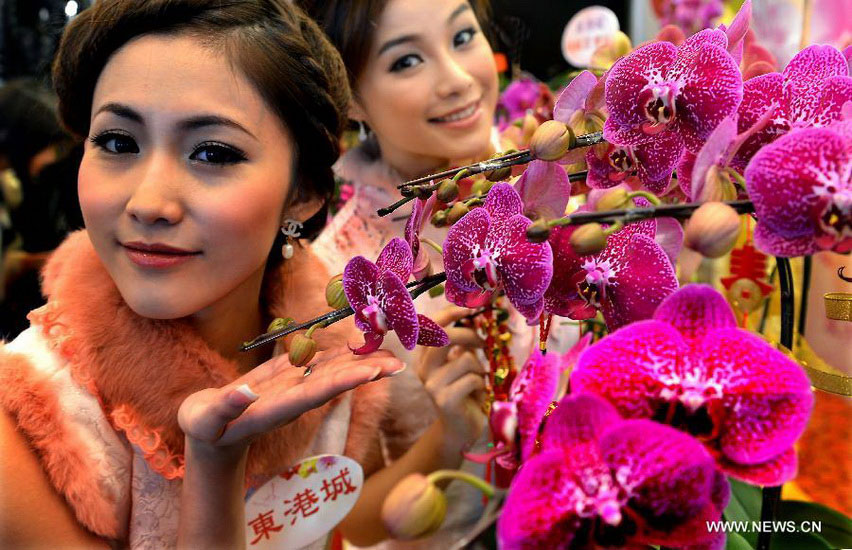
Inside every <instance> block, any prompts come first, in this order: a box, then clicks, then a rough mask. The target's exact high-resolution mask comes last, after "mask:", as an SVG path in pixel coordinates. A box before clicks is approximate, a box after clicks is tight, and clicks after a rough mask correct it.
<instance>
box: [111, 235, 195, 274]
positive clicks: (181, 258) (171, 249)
mask: <svg viewBox="0 0 852 550" xmlns="http://www.w3.org/2000/svg"><path fill="white" fill-rule="evenodd" d="M121 246H123V247H124V249H125V251H126V252H127V256H128V257H129V258H130V261H131V262H133V263H134V264H136V265H138V266H139V267H144V268H151V269H165V268H169V267H173V266H176V265H178V264H181V263H183V262H186V261H189V260H190V259H192V258H193V257H194V256H197V255H199V254H201V252H200V251H197V250H186V249H183V248H178V247H175V246H169V245H167V244H163V243H143V242H138V241H133V242H127V243H121Z"/></svg>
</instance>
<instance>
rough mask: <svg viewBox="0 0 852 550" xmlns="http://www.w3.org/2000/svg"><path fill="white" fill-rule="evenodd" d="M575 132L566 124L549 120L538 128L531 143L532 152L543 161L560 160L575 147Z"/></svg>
mask: <svg viewBox="0 0 852 550" xmlns="http://www.w3.org/2000/svg"><path fill="white" fill-rule="evenodd" d="M574 142H575V138H574V131H573V130H571V128H569V127H568V126H567V125H566V124H565V123H564V122H559V121H558V120H548V121H547V122H545V123H544V124H542V125H541V126H539V127H538V129H537V130H536V131H535V134H533V137H532V140H531V141H530V151H532V154H533V156H535V158H537V159H541V160H550V161H553V160H559V159H560V158H562V157H563V156H564V155H565V153H567V152H568V150H569V149H571V147H573V146H574Z"/></svg>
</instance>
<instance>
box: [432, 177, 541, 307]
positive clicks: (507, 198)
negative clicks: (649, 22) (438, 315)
mask: <svg viewBox="0 0 852 550" xmlns="http://www.w3.org/2000/svg"><path fill="white" fill-rule="evenodd" d="M523 208H524V206H523V203H522V202H521V197H520V196H519V195H518V192H517V191H515V189H514V188H512V186H511V185H509V184H508V183H498V184H496V185H494V187H492V188H491V190H490V191H489V192H488V196H487V197H486V198H485V204H484V205H483V206H482V207H481V208H475V209H473V210H472V211H470V212H468V213H467V214H465V215H464V216H463V217H462V218H461V219H460V220H459V221H458V222H456V224H455V225H453V226H452V227H451V228H450V230H449V232H448V233H447V238H446V239H445V241H444V271H445V272H446V274H447V282H446V285H445V293H446V297H447V299H448V300H449V301H450V302H452V303H454V304H456V305H459V306H464V307H478V306H480V305H483V304H485V303H487V302H488V301H489V300H490V299H491V297H492V295H493V294H494V292H496V291H498V290H500V289H503V290H504V291H505V292H506V297H507V298H508V299H509V302H511V304H512V305H513V306H515V309H517V310H518V311H519V312H520V313H521V314H522V315H523V316H524V317H526V318H527V319H537V318H538V316H539V315H540V314H541V311H542V307H543V305H544V300H543V297H544V292H545V290H547V287H548V285H549V284H550V278H551V275H552V274H553V254H552V253H551V251H550V245H549V244H548V243H546V242H545V243H531V242H529V241H528V240H527V237H526V229H527V227H528V226H529V225H530V223H532V222H531V221H530V219H529V218H527V217H526V216H524V215H523V214H522V212H523Z"/></svg>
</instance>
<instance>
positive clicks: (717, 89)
mask: <svg viewBox="0 0 852 550" xmlns="http://www.w3.org/2000/svg"><path fill="white" fill-rule="evenodd" d="M722 36H724V33H723V34H722ZM687 44H689V40H687V42H686V43H685V44H684V45H683V46H682V48H686V47H687ZM669 78H670V79H671V80H673V81H679V82H682V83H683V84H682V87H681V88H680V99H681V103H679V104H678V111H679V113H680V114H679V115H678V118H677V123H676V124H677V131H678V133H679V134H681V137H682V138H683V141H684V144H685V145H686V148H687V149H689V150H690V151H692V152H694V153H697V152H698V150H699V149H701V146H702V145H703V144H704V141H705V140H706V139H707V137H708V136H709V135H710V133H711V132H712V131H713V130H714V129H715V128H716V126H718V125H719V123H721V122H722V120H724V119H725V118H726V117H728V116H730V115H731V114H733V113H735V112H736V110H737V107H738V106H739V104H740V102H741V101H742V97H743V84H742V75H741V74H740V70H739V67H737V64H736V62H735V61H734V60H733V58H732V57H731V56H730V54H728V52H727V51H725V50H724V48H721V47H719V46H716V45H713V44H710V43H705V44H703V45H701V46H700V47H698V48H697V49H696V50H695V52H694V53H693V54H692V55H680V54H679V55H678V59H677V60H676V61H675V63H674V64H673V65H672V67H671V69H670V70H669Z"/></svg>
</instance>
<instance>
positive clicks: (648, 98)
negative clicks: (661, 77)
mask: <svg viewBox="0 0 852 550" xmlns="http://www.w3.org/2000/svg"><path fill="white" fill-rule="evenodd" d="M677 96H678V90H677V86H676V85H675V84H674V83H670V82H667V83H660V84H649V85H648V86H646V87H645V89H644V90H642V92H641V93H640V94H639V105H641V106H642V112H643V113H644V114H645V118H647V119H648V120H649V121H650V122H652V123H654V124H669V123H671V122H672V121H673V120H674V118H675V115H676V114H677V109H676V107H675V100H676V98H677Z"/></svg>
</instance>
